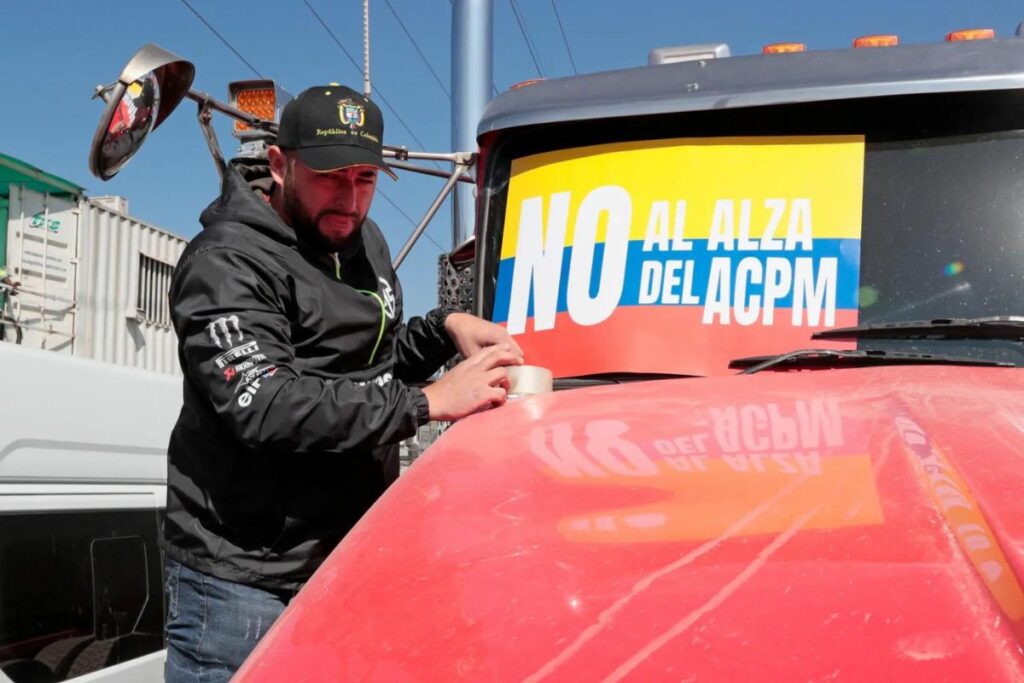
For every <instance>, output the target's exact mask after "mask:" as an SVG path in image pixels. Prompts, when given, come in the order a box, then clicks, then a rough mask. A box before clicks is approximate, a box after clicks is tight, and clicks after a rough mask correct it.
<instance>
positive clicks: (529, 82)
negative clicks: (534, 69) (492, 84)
mask: <svg viewBox="0 0 1024 683" xmlns="http://www.w3.org/2000/svg"><path fill="white" fill-rule="evenodd" d="M543 80H544V79H543V78H528V79H526V80H525V81H519V82H518V83H513V84H512V85H510V86H508V89H509V90H519V89H520V88H525V87H527V86H530V85H535V84H537V83H540V82H541V81H543Z"/></svg>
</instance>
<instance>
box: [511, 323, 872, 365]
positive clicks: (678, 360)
mask: <svg viewBox="0 0 1024 683" xmlns="http://www.w3.org/2000/svg"><path fill="white" fill-rule="evenodd" d="M703 313H704V309H703V308H702V307H699V306H680V307H678V308H675V307H665V306H624V307H621V308H619V309H617V310H616V311H615V313H613V314H612V315H611V317H610V318H608V320H606V321H605V322H603V323H601V324H600V325H590V326H582V325H577V324H576V323H575V322H573V320H572V318H570V317H569V314H568V313H559V314H558V315H557V317H556V321H555V327H554V329H551V330H545V331H543V332H534V331H531V330H529V328H530V327H532V325H533V319H530V320H528V321H527V328H528V331H527V332H524V333H522V334H519V335H516V337H515V339H516V341H517V342H519V345H520V346H522V348H523V351H524V353H525V354H526V362H527V363H528V364H530V365H540V366H543V367H546V368H548V369H550V370H551V371H552V372H553V373H554V376H555V377H573V376H578V375H596V374H601V373H610V372H638V373H665V374H680V375H728V374H734V373H735V372H736V370H730V369H729V367H728V365H729V361H730V360H732V359H734V358H742V357H745V356H762V355H769V354H777V353H785V352H787V351H794V350H796V349H808V348H815V349H849V348H855V344H854V343H853V342H825V341H815V340H812V339H811V335H812V334H813V333H815V332H817V331H818V330H822V329H825V327H824V326H821V327H815V328H811V327H793V326H792V325H790V324H788V321H789V316H790V311H789V309H776V311H775V320H776V324H774V325H772V326H771V327H766V326H764V325H751V326H748V327H743V326H740V325H736V324H733V325H721V324H715V325H704V324H703V322H702V316H703ZM856 324H857V311H856V310H838V311H836V320H835V327H847V326H853V325H856Z"/></svg>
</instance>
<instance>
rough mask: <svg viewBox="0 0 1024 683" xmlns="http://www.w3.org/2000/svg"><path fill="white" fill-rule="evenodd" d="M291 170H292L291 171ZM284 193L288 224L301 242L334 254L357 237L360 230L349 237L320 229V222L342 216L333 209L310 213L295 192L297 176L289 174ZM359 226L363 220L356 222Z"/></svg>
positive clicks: (319, 250)
mask: <svg viewBox="0 0 1024 683" xmlns="http://www.w3.org/2000/svg"><path fill="white" fill-rule="evenodd" d="M289 170H291V169H289ZM283 190H284V192H283V195H282V199H283V205H284V206H283V208H284V213H285V216H286V218H287V221H286V222H287V223H288V225H289V226H291V228H292V230H294V231H295V234H296V236H297V237H298V238H299V241H301V242H305V243H306V244H308V245H310V246H311V247H312V248H313V249H315V250H316V251H317V252H320V253H328V254H334V253H337V252H339V251H341V250H342V248H343V247H344V246H345V244H346V243H348V242H349V241H350V238H352V237H355V236H356V234H357V233H358V231H359V230H358V228H356V229H355V230H353V231H352V233H351V234H349V235H344V236H343V235H329V234H326V233H325V231H324V230H321V229H320V221H321V220H322V219H324V218H326V217H328V216H332V215H342V214H341V213H340V212H338V211H334V210H332V209H324V210H323V211H320V212H318V213H317V214H316V215H313V214H312V213H310V211H309V209H308V208H307V207H306V205H305V204H303V203H302V201H301V200H300V199H299V196H298V192H297V191H296V190H295V176H294V175H293V174H292V173H288V174H287V175H285V178H284V188H283ZM355 224H356V225H357V226H360V225H362V220H358V221H356V222H355Z"/></svg>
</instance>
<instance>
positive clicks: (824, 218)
mask: <svg viewBox="0 0 1024 683" xmlns="http://www.w3.org/2000/svg"><path fill="white" fill-rule="evenodd" d="M608 185H612V186H618V187H621V188H623V189H625V190H626V191H627V192H628V193H629V196H630V199H631V219H630V239H631V240H643V239H644V237H645V235H646V234H647V231H648V226H649V225H650V224H651V221H652V214H656V213H658V211H661V212H662V213H664V211H663V209H664V207H665V202H668V206H669V207H671V208H670V213H669V215H668V218H667V220H668V222H669V225H670V228H669V229H670V231H671V230H672V229H673V227H674V224H675V220H676V217H675V216H676V213H677V210H676V207H677V206H678V204H677V202H678V201H679V200H685V202H686V213H685V224H684V225H685V238H686V239H707V238H708V236H709V235H710V234H711V227H712V223H713V221H714V218H715V212H716V206H717V205H719V203H720V202H722V201H726V202H731V203H732V204H733V207H734V220H735V221H737V222H738V221H739V220H740V214H741V208H742V205H743V200H749V230H748V232H747V233H746V234H747V236H748V237H750V238H760V237H761V236H762V233H763V232H764V230H765V228H766V227H767V226H768V225H769V224H771V223H772V221H776V222H777V223H778V224H777V225H776V228H775V230H774V231H773V234H774V235H775V236H776V237H781V238H785V235H786V230H787V225H788V224H789V221H790V213H795V211H792V207H793V205H794V202H795V201H798V200H810V220H811V229H812V236H813V237H814V238H846V239H859V238H860V228H861V203H862V195H863V185H864V136H863V135H837V136H799V137H797V136H793V137H748V138H742V137H732V138H675V139H670V140H641V141H633V142H624V143H614V144H607V145H595V146H592V147H579V148H575V149H569V150H560V151H557V152H546V153H543V154H536V155H533V156H529V157H524V158H521V159H516V160H514V161H513V162H512V179H511V182H510V184H509V195H508V202H507V207H508V208H507V210H506V214H505V231H504V236H503V238H502V249H501V257H502V258H510V257H512V256H515V252H516V244H517V239H518V232H519V220H520V212H521V209H522V203H523V201H524V200H527V199H531V198H535V197H540V198H541V199H542V201H543V204H544V217H545V218H544V219H545V222H546V221H547V219H548V213H549V208H550V205H551V197H552V195H554V194H556V193H562V192H568V193H570V199H569V214H568V224H567V227H566V239H565V245H566V246H569V245H571V244H572V243H573V233H574V223H575V217H576V213H577V211H578V209H579V207H580V203H581V202H582V201H583V199H584V197H585V196H586V195H587V194H588V193H590V192H591V191H593V190H594V189H596V188H599V187H603V186H608ZM778 200H785V208H784V209H780V208H779V207H780V206H782V205H781V204H780V203H779V201H778ZM766 201H767V202H768V203H767V204H766ZM656 205H659V206H660V207H661V208H660V209H659V208H658V206H656ZM719 210H721V208H720V207H719ZM659 220H662V221H664V220H665V219H664V218H661V219H659ZM544 230H545V234H546V230H547V226H546V225H545V228H544ZM670 234H671V232H670ZM604 239H605V227H604V225H603V223H602V224H600V225H599V227H598V232H597V241H598V242H603V241H604Z"/></svg>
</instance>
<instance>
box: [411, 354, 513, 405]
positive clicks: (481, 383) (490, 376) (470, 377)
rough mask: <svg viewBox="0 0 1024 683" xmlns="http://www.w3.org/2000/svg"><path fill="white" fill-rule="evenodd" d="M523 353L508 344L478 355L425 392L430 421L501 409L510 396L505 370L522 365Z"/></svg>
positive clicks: (474, 355)
mask: <svg viewBox="0 0 1024 683" xmlns="http://www.w3.org/2000/svg"><path fill="white" fill-rule="evenodd" d="M522 363H523V356H522V353H515V352H513V351H512V347H511V346H510V345H508V344H501V345H499V346H490V347H487V348H486V349H482V350H480V351H477V352H476V353H475V354H473V355H472V356H470V357H469V358H467V359H466V360H464V361H462V362H461V363H459V364H458V365H456V366H455V367H454V368H452V369H451V370H449V371H448V372H446V373H445V374H444V375H442V376H441V379H439V380H437V381H436V382H434V383H433V384H431V385H430V386H428V387H426V388H425V389H423V393H424V394H425V395H426V397H427V403H428V404H429V405H430V419H432V420H457V419H459V418H460V417H465V416H466V415H469V414H470V413H473V412H476V411H477V410H479V409H480V408H487V407H490V406H495V405H501V404H502V403H504V402H505V397H506V395H507V394H508V373H507V372H506V371H505V366H508V365H522Z"/></svg>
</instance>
